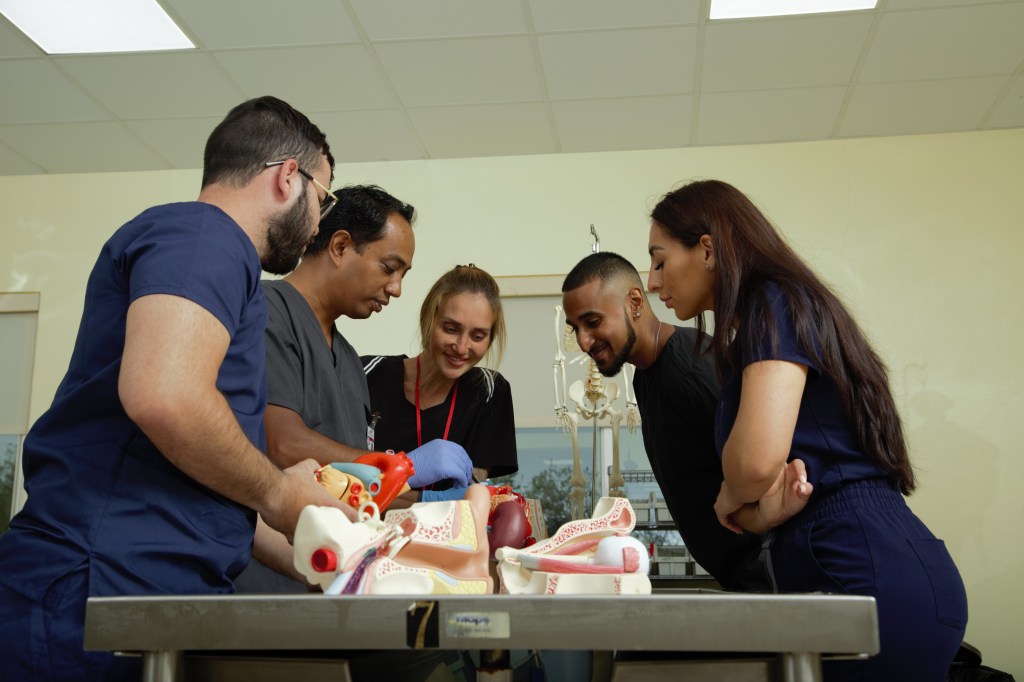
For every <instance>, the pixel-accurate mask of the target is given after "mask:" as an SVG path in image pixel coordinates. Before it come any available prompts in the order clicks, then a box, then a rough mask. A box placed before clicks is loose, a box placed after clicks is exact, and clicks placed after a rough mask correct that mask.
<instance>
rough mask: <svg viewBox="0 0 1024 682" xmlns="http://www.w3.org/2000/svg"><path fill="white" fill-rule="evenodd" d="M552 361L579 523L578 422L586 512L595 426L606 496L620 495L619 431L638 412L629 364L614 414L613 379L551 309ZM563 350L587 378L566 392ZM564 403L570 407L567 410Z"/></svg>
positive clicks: (635, 420) (582, 512)
mask: <svg viewBox="0 0 1024 682" xmlns="http://www.w3.org/2000/svg"><path fill="white" fill-rule="evenodd" d="M590 233H591V235H593V237H594V245H593V251H594V252H595V253H596V252H598V251H600V250H601V244H600V241H599V240H598V237H597V232H596V231H595V230H594V226H593V225H591V226H590ZM555 349H556V350H555V361H554V363H553V365H552V367H553V374H554V377H553V378H554V388H555V421H556V423H557V424H558V425H559V426H560V427H562V430H563V431H564V432H565V433H567V434H569V437H570V438H571V439H572V476H571V477H570V479H569V485H570V492H569V512H570V514H571V515H572V518H573V519H574V520H575V519H583V518H587V517H588V516H589V511H588V510H586V509H584V505H583V499H584V497H585V495H586V492H585V491H586V486H587V479H586V478H585V477H584V476H583V467H582V466H581V464H580V446H579V425H580V423H581V422H588V421H589V422H590V423H591V424H592V427H593V439H594V440H593V450H592V452H593V466H592V468H591V487H590V509H594V505H595V502H596V499H597V474H598V471H599V467H598V462H597V436H598V428H599V422H601V421H602V420H604V421H606V422H607V423H608V424H609V425H610V427H611V429H612V470H611V476H610V477H609V479H608V486H609V491H608V494H609V495H610V496H612V497H623V496H624V493H623V490H622V488H623V486H624V485H625V483H626V482H625V480H623V478H622V473H621V471H620V469H619V428H620V427H621V426H622V421H623V419H625V421H626V427H627V428H628V429H629V431H630V433H633V432H634V431H635V430H636V427H637V426H639V425H640V411H639V410H638V409H637V406H636V399H635V398H634V396H633V392H632V390H631V385H632V366H631V365H628V364H627V365H625V379H626V381H625V384H626V391H625V398H626V410H625V413H623V411H622V410H617V409H615V407H613V403H614V402H615V399H616V398H617V397H618V395H619V385H618V384H617V383H615V382H614V381H609V380H606V379H605V377H604V376H603V375H602V374H601V372H600V370H598V368H597V365H596V364H594V361H593V360H591V359H590V358H589V357H587V355H586V354H584V353H583V352H582V351H581V350H580V347H579V346H578V345H577V344H576V337H575V335H574V334H573V332H572V329H571V328H570V327H569V326H568V325H567V324H566V323H565V318H564V315H563V311H562V307H561V306H555ZM566 352H568V353H573V354H575V357H572V358H571V359H568V364H570V365H573V364H576V365H580V366H583V365H586V366H587V378H586V380H579V381H575V382H573V383H572V384H571V385H570V386H569V387H568V390H567V389H566V376H565V375H566V372H565V365H566V360H567V357H566V354H565V353H566ZM569 399H571V400H572V401H573V403H574V404H575V406H574V407H573V408H571V409H570V408H569V402H568V401H569Z"/></svg>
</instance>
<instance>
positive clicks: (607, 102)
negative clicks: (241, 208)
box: [0, 0, 1024, 175]
mask: <svg viewBox="0 0 1024 682" xmlns="http://www.w3.org/2000/svg"><path fill="white" fill-rule="evenodd" d="M160 2H161V4H162V5H163V6H164V8H165V9H167V11H168V12H169V14H170V15H171V16H172V17H173V18H174V19H175V20H176V21H177V23H178V25H179V26H181V28H182V29H183V30H184V31H185V33H186V34H188V36H189V37H190V38H191V39H192V40H193V42H194V43H195V44H196V45H197V46H198V49H195V50H188V51H179V52H162V53H133V54H107V55H82V56H48V55H46V54H44V53H43V52H42V51H41V50H40V49H39V48H38V47H36V46H35V44H34V43H32V42H31V41H30V40H29V39H28V38H26V37H25V36H24V35H23V34H22V33H21V32H20V31H19V30H18V29H16V28H15V27H14V26H13V25H12V24H11V23H9V22H8V21H7V20H6V19H3V18H0V92H2V97H0V175H30V174H41V173H78V172H99V171H137V170H152V169H167V168H197V167H200V166H201V165H202V148H203V144H204V142H205V138H206V136H207V135H208V134H209V132H210V130H212V129H213V127H214V126H215V125H216V123H217V122H218V120H219V119H220V118H221V117H223V115H224V114H225V113H226V112H227V110H228V109H230V108H231V107H232V106H234V105H235V104H237V103H238V102H240V101H242V100H244V99H247V98H250V97H255V96H259V95H264V94H274V95H277V96H279V97H281V98H283V99H285V100H287V101H289V102H290V103H291V104H293V105H294V106H296V107H297V108H299V109H300V110H302V111H304V112H305V113H306V114H308V115H309V116H310V118H311V119H312V120H313V121H314V122H315V123H317V124H318V125H320V127H321V128H322V129H323V130H324V131H325V132H326V133H327V135H328V140H329V141H330V144H331V147H332V150H333V151H334V154H335V156H336V157H337V159H338V161H339V162H341V163H344V162H360V161H390V160H399V159H441V158H455V157H471V156H503V155H515V154H548V153H560V152H591V151H608V150H623V149H654V148H670V147H688V146H710V145H730V144H751V143H771V142H788V141H795V140H825V139H840V138H851V137H864V136H885V135H910V134H918V133H942V132H956V131H970V130H988V129H995V128H1014V127H1024V0H1004V1H979V0H974V1H968V0H880V2H879V3H878V7H877V8H876V9H874V10H866V11H858V12H848V13H841V14H821V15H815V16H805V17H777V18H766V19H748V20H730V21H715V22H709V21H708V20H707V16H708V4H709V3H708V0H629V1H627V0H290V1H289V2H276V1H272V0H160Z"/></svg>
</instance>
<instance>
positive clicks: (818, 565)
mask: <svg viewBox="0 0 1024 682" xmlns="http://www.w3.org/2000/svg"><path fill="white" fill-rule="evenodd" d="M770 559H771V560H770V564H769V571H770V575H773V577H774V581H775V584H776V589H777V591H779V592H819V591H820V592H828V593H838V594H853V595H867V596H872V597H875V600H876V602H877V606H878V627H879V635H880V640H881V651H880V652H879V653H878V654H877V655H876V656H872V657H871V658H870V659H868V660H867V661H827V662H825V664H824V674H825V679H826V680H827V681H828V682H840V681H841V682H853V681H857V682H889V681H891V682H907V681H908V680H915V681H917V682H944V681H945V680H946V676H947V673H948V671H949V666H950V663H951V662H952V660H953V657H954V655H955V654H956V652H957V649H958V648H959V646H960V643H961V641H962V640H963V635H964V630H965V628H966V627H967V595H966V592H965V591H964V585H963V581H962V580H961V578H960V573H959V572H958V571H957V569H956V566H955V565H954V564H953V559H952V558H951V557H950V556H949V552H947V551H946V546H945V544H944V543H943V542H942V540H939V539H937V538H936V537H935V536H934V535H932V533H931V531H929V530H928V528H927V527H926V526H925V525H924V524H923V523H922V522H921V521H920V520H919V519H918V518H917V517H916V516H915V515H914V514H913V512H911V511H910V508H909V507H907V504H906V502H905V501H904V499H903V496H902V495H901V494H900V492H899V490H898V488H896V486H895V485H894V484H892V483H891V482H889V481H887V480H883V479H872V480H867V481H858V482H854V483H849V484H846V485H844V486H842V487H840V488H839V489H837V490H836V491H835V492H831V493H827V494H826V495H825V496H824V497H823V498H822V499H820V500H816V501H812V503H811V504H810V505H809V506H808V507H807V508H805V509H804V510H803V511H802V512H801V513H800V514H798V515H797V516H795V517H793V518H792V519H790V520H789V521H788V522H787V523H785V524H783V525H782V526H780V527H779V528H777V529H776V530H775V532H774V538H773V539H772V541H771V550H770Z"/></svg>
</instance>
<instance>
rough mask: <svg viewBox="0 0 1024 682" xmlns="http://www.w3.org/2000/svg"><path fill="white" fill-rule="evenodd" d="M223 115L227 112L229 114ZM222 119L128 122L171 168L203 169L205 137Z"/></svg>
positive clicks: (126, 122)
mask: <svg viewBox="0 0 1024 682" xmlns="http://www.w3.org/2000/svg"><path fill="white" fill-rule="evenodd" d="M224 113H227V112H226V111H225V112H224ZM221 120H222V118H213V117H211V118H172V119H166V120H150V121H125V125H127V126H128V127H129V128H131V129H132V130H133V131H134V132H135V134H136V135H138V136H139V137H140V138H141V139H143V140H145V141H146V143H147V144H148V145H149V146H150V147H152V148H153V149H154V150H155V151H156V152H157V153H158V154H159V155H160V156H162V157H163V158H164V159H166V160H167V161H168V162H169V163H170V164H171V167H172V168H202V167H203V149H204V148H205V147H206V138H208V137H209V136H210V133H211V132H213V129H214V128H216V127H217V124H218V123H220V122H221Z"/></svg>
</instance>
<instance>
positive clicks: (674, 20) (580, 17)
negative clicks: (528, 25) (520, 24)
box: [530, 0, 700, 31]
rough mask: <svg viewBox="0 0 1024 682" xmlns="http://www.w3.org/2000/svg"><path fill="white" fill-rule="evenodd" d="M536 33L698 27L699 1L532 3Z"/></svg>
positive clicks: (544, 0) (564, 0) (569, 0)
mask: <svg viewBox="0 0 1024 682" xmlns="http://www.w3.org/2000/svg"><path fill="white" fill-rule="evenodd" d="M530 13H531V14H532V15H533V26H534V28H535V29H536V30H537V31H576V30H579V29H594V28H637V27H641V26H665V25H666V24H696V23H697V21H698V20H699V18H700V0H645V1H644V2H622V0H559V1H558V2H551V0H530Z"/></svg>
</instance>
